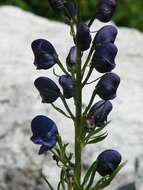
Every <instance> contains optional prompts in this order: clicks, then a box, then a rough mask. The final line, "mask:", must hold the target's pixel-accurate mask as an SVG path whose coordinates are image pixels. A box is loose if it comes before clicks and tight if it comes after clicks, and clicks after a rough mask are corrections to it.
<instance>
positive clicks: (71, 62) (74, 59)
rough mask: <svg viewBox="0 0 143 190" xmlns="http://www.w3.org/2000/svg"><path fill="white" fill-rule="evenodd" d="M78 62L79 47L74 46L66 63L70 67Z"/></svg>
mask: <svg viewBox="0 0 143 190" xmlns="http://www.w3.org/2000/svg"><path fill="white" fill-rule="evenodd" d="M76 62H77V47H76V46H73V47H72V48H71V49H70V52H69V54H68V56H67V60H66V63H67V65H68V66H69V67H72V66H75V64H76Z"/></svg>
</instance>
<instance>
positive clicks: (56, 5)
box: [48, 0, 64, 11]
mask: <svg viewBox="0 0 143 190" xmlns="http://www.w3.org/2000/svg"><path fill="white" fill-rule="evenodd" d="M48 1H49V4H50V6H51V7H52V9H53V10H55V11H59V10H61V9H62V8H63V7H64V1H63V0H48Z"/></svg>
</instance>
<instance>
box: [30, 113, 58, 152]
mask: <svg viewBox="0 0 143 190" xmlns="http://www.w3.org/2000/svg"><path fill="white" fill-rule="evenodd" d="M31 130H32V133H33V135H32V137H31V140H32V142H33V143H35V144H38V145H41V147H40V150H39V154H43V153H46V152H47V151H48V150H51V149H52V148H53V147H54V146H55V145H56V143H57V140H56V134H57V133H58V129H57V126H56V124H55V123H54V122H53V121H52V120H51V119H50V118H48V117H46V116H43V115H38V116H36V117H35V118H34V119H33V120H32V122H31Z"/></svg>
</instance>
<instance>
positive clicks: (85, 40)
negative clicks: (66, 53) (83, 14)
mask: <svg viewBox="0 0 143 190" xmlns="http://www.w3.org/2000/svg"><path fill="white" fill-rule="evenodd" d="M91 40H92V39H91V34H90V30H89V27H88V25H87V24H85V23H80V24H79V26H78V30H77V34H76V43H77V46H78V47H79V48H80V50H81V51H85V50H87V49H89V47H90V43H91Z"/></svg>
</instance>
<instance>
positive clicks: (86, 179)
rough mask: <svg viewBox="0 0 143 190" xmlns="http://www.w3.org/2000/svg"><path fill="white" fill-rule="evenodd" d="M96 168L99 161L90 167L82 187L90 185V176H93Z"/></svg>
mask: <svg viewBox="0 0 143 190" xmlns="http://www.w3.org/2000/svg"><path fill="white" fill-rule="evenodd" d="M96 167H97V161H94V162H93V163H92V165H91V166H90V167H89V169H88V171H87V172H86V175H85V177H84V179H83V183H82V187H84V186H85V185H86V184H87V183H88V181H89V178H90V175H91V174H92V171H93V169H96Z"/></svg>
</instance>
